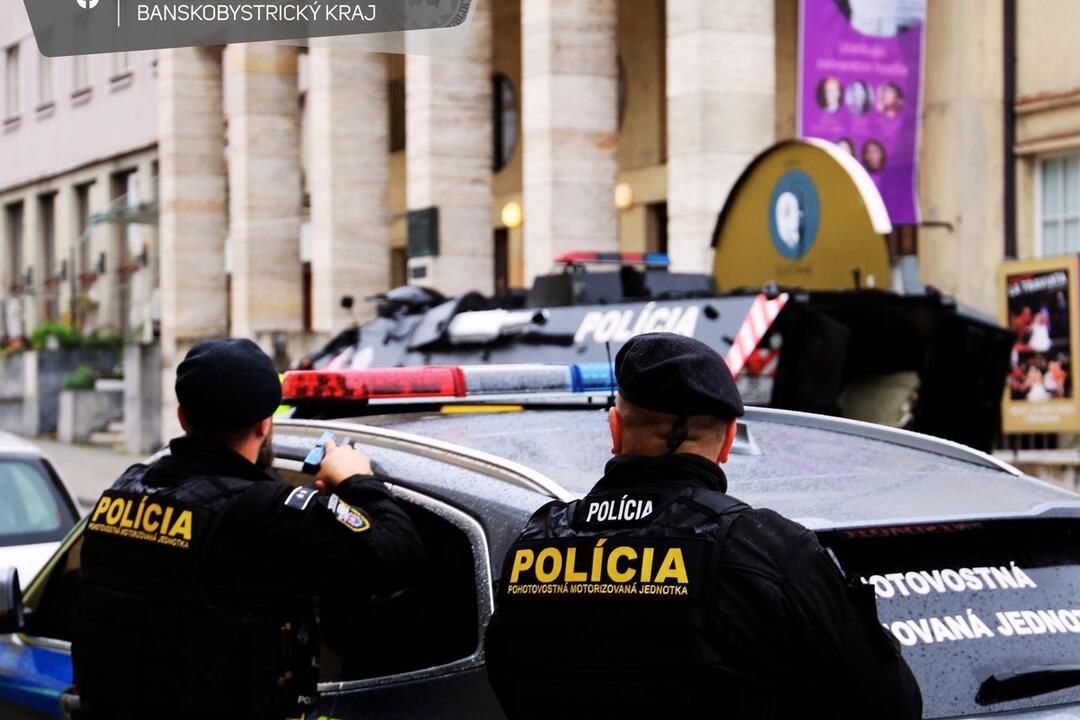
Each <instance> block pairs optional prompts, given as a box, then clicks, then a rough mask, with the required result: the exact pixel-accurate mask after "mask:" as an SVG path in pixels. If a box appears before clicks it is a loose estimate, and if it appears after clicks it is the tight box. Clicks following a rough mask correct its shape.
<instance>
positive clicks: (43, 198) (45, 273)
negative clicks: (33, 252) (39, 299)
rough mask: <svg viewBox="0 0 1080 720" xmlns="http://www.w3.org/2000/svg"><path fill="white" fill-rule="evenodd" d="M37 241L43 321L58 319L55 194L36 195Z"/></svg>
mask: <svg viewBox="0 0 1080 720" xmlns="http://www.w3.org/2000/svg"><path fill="white" fill-rule="evenodd" d="M38 224H39V227H38V240H39V242H40V247H41V250H40V252H41V255H40V257H41V270H40V271H39V274H40V279H39V280H38V281H37V282H38V284H39V285H42V286H44V288H45V292H44V294H43V303H42V310H43V312H44V315H45V320H47V321H49V322H55V321H56V320H58V319H59V316H60V315H59V311H60V307H59V302H58V298H57V287H58V285H59V282H58V278H57V276H58V274H59V273H58V272H57V268H56V193H55V192H51V193H46V194H44V195H38Z"/></svg>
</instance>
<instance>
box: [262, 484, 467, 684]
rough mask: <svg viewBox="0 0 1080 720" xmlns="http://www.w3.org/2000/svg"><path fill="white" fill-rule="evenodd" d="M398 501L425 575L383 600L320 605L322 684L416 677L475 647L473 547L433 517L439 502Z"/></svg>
mask: <svg viewBox="0 0 1080 720" xmlns="http://www.w3.org/2000/svg"><path fill="white" fill-rule="evenodd" d="M278 473H279V476H280V477H281V479H282V480H284V481H285V482H288V483H289V484H291V485H300V484H304V483H306V482H309V481H310V480H311V476H310V475H303V474H301V473H297V472H293V471H289V470H279V471H278ZM403 492H405V491H403ZM399 499H400V500H401V501H402V503H403V505H404V507H405V509H406V511H407V512H408V513H409V515H410V516H411V517H412V520H413V522H414V523H415V524H416V527H417V530H418V532H419V534H420V538H421V540H422V541H423V544H424V549H425V551H426V554H427V560H426V563H425V568H424V570H423V572H422V573H421V576H420V580H419V582H418V583H417V584H416V585H415V586H413V587H409V588H405V589H404V590H401V591H398V592H395V593H393V594H390V595H375V596H368V597H362V598H358V597H354V596H336V597H335V596H329V597H322V598H320V604H319V613H320V623H321V637H322V640H323V662H322V664H321V672H320V679H321V680H322V681H323V682H337V681H343V682H348V681H353V680H366V679H372V678H379V677H386V676H389V675H397V674H401V673H406V672H412V671H417V670H423V669H426V668H432V667H436V666H439V665H445V664H447V663H450V662H453V661H455V660H461V659H464V658H467V657H469V656H471V655H473V654H475V653H476V652H477V650H478V648H479V637H480V631H479V628H480V622H481V620H480V605H479V598H478V592H477V589H478V579H477V575H476V568H477V558H476V556H475V551H476V549H475V548H474V547H473V541H472V540H471V539H470V538H469V537H468V536H467V535H466V533H465V532H464V530H463V529H462V527H460V526H459V525H458V524H456V523H455V522H454V521H453V520H451V519H448V515H447V512H439V510H440V509H444V508H441V507H440V505H441V503H439V502H438V501H436V500H434V499H432V498H430V497H428V496H426V495H423V494H420V493H417V492H415V491H411V492H408V493H407V494H406V495H404V496H399ZM451 514H452V513H451ZM483 562H484V563H486V562H487V561H486V559H484V560H483ZM373 648H376V649H377V651H375V652H373V651H372V649H373Z"/></svg>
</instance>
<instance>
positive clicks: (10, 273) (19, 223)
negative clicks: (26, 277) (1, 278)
mask: <svg viewBox="0 0 1080 720" xmlns="http://www.w3.org/2000/svg"><path fill="white" fill-rule="evenodd" d="M5 209H6V212H5V213H4V215H5V216H6V217H5V218H4V220H5V221H6V222H5V223H4V224H5V225H6V226H7V227H6V228H5V230H6V232H5V235H6V236H7V261H8V267H7V273H6V275H7V277H6V278H5V279H6V280H7V284H8V288H9V290H10V292H11V293H13V294H18V293H20V292H22V291H23V286H22V279H23V278H22V275H21V273H22V270H23V266H22V263H23V255H22V243H23V204H22V201H21V200H20V201H19V202H14V203H11V204H10V205H8V206H7V208H5Z"/></svg>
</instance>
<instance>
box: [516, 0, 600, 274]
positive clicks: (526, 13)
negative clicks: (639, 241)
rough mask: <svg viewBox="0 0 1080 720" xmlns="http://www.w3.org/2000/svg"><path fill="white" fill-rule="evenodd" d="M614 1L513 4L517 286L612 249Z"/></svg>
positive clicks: (566, 0) (589, 0) (562, 0)
mask: <svg viewBox="0 0 1080 720" xmlns="http://www.w3.org/2000/svg"><path fill="white" fill-rule="evenodd" d="M615 19H616V7H615V0H550V2H522V4H521V65H522V78H523V80H522V84H523V88H522V134H523V136H524V137H523V140H524V143H525V145H524V157H523V160H524V167H523V171H522V198H523V205H524V226H523V227H524V231H525V282H526V285H528V284H530V283H531V282H532V279H533V278H534V277H536V276H537V275H539V274H543V273H546V272H547V271H548V269H550V267H551V264H552V261H553V260H554V259H555V256H557V255H559V254H560V253H562V252H566V251H568V250H597V251H605V252H613V251H617V250H618V249H619V240H618V235H619V231H618V227H619V226H618V216H617V211H616V209H615V201H614V195H615V182H616V175H617V170H618V167H617V165H618V159H617V150H618V132H619V129H618V107H617V105H618V71H617V65H616V52H617V50H616V33H615V24H616V23H615Z"/></svg>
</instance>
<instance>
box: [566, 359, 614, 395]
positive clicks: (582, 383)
mask: <svg viewBox="0 0 1080 720" xmlns="http://www.w3.org/2000/svg"><path fill="white" fill-rule="evenodd" d="M570 370H571V373H572V375H573V379H574V392H596V391H598V390H600V391H604V392H609V391H612V390H615V389H616V387H617V385H616V383H615V366H614V365H612V364H611V363H579V364H576V365H572V366H571V367H570Z"/></svg>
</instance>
